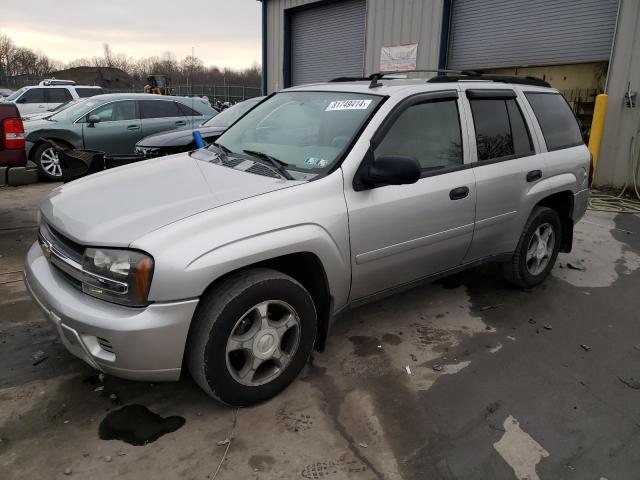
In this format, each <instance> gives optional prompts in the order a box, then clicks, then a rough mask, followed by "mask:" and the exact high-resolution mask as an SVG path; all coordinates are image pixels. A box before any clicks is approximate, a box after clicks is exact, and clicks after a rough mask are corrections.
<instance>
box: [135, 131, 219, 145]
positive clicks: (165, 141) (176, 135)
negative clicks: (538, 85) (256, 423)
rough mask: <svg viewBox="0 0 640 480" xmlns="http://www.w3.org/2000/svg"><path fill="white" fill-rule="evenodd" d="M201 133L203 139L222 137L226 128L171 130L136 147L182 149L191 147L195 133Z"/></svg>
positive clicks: (147, 139)
mask: <svg viewBox="0 0 640 480" xmlns="http://www.w3.org/2000/svg"><path fill="white" fill-rule="evenodd" d="M194 130H197V131H199V132H200V134H201V135H202V137H203V138H207V137H212V136H216V137H217V136H220V135H222V134H223V133H224V131H225V130H226V128H223V127H198V128H181V129H179V130H171V131H169V132H164V133H158V134H156V135H149V136H148V137H145V138H143V139H142V140H140V141H139V142H138V143H137V144H136V147H180V146H185V145H191V144H192V143H193V131H194Z"/></svg>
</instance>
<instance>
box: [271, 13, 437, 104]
mask: <svg viewBox="0 0 640 480" xmlns="http://www.w3.org/2000/svg"><path fill="white" fill-rule="evenodd" d="M263 1H266V2H267V68H266V72H267V86H268V91H269V93H271V92H273V91H276V90H279V89H281V88H283V86H284V85H283V71H282V68H283V57H284V11H285V10H286V9H288V8H294V7H299V6H302V5H307V4H311V3H317V1H318V0H263ZM442 5H443V0H367V19H366V21H367V34H366V39H365V72H364V73H365V75H369V74H371V73H373V72H376V71H378V70H379V67H380V48H381V47H382V46H387V45H399V44H404V43H418V56H417V61H416V63H417V68H437V67H438V55H439V51H440V28H441V25H442Z"/></svg>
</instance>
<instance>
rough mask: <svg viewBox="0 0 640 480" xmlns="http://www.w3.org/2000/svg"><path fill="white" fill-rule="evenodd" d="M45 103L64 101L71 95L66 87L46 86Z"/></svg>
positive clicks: (69, 98) (70, 97)
mask: <svg viewBox="0 0 640 480" xmlns="http://www.w3.org/2000/svg"><path fill="white" fill-rule="evenodd" d="M46 94H47V103H65V102H68V101H69V100H71V99H72V98H73V97H72V96H71V94H70V93H69V90H67V89H66V88H47V89H46Z"/></svg>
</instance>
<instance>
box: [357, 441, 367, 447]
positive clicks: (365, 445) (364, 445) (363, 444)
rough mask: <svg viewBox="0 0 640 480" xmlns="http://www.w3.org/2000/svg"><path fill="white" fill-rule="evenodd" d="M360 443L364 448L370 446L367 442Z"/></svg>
mask: <svg viewBox="0 0 640 480" xmlns="http://www.w3.org/2000/svg"><path fill="white" fill-rule="evenodd" d="M358 445H360V446H361V447H362V448H367V447H368V446H369V445H367V444H366V443H362V442H360V443H359V444H358Z"/></svg>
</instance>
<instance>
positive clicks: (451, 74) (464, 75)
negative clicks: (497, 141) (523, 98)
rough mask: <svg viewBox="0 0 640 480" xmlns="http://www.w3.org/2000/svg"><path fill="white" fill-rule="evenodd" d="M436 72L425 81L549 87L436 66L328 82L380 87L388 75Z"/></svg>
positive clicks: (532, 80) (539, 82) (522, 79)
mask: <svg viewBox="0 0 640 480" xmlns="http://www.w3.org/2000/svg"><path fill="white" fill-rule="evenodd" d="M416 72H418V73H425V72H426V73H438V74H443V75H437V76H435V77H431V78H430V79H429V80H427V82H430V83H439V82H459V81H460V80H486V81H493V82H503V83H517V84H521V85H533V86H536V87H551V85H549V83H547V82H545V81H544V80H542V79H540V78H536V77H517V76H512V75H492V74H489V75H485V74H484V73H483V72H482V70H445V69H437V68H433V69H431V68H427V69H416V70H396V71H388V72H376V73H372V74H371V75H369V76H368V77H338V78H334V79H333V80H330V82H357V81H366V80H370V81H371V83H370V84H369V88H376V87H381V86H382V83H380V80H381V79H382V78H383V77H385V76H388V75H399V74H402V75H406V74H407V73H416Z"/></svg>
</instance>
